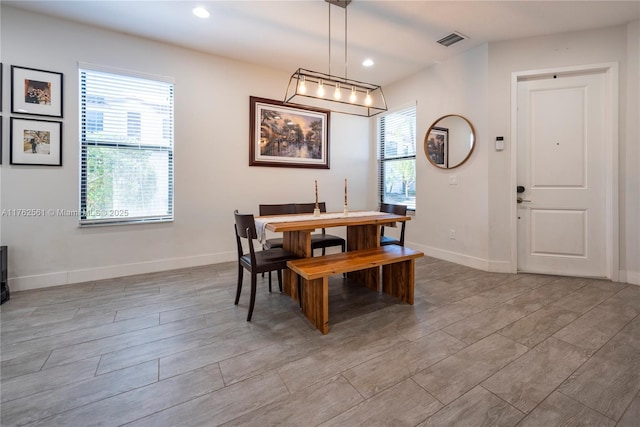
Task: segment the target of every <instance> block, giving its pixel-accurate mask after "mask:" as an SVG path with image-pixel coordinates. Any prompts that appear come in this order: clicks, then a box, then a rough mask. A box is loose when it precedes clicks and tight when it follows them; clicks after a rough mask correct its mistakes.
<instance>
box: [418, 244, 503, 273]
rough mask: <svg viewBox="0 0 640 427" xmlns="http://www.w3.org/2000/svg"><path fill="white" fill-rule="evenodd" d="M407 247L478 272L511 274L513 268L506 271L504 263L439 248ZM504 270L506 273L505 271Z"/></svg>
mask: <svg viewBox="0 0 640 427" xmlns="http://www.w3.org/2000/svg"><path fill="white" fill-rule="evenodd" d="M407 246H409V247H411V248H413V249H416V250H419V251H422V252H424V254H425V255H427V256H430V257H433V258H438V259H441V260H443V261H449V262H453V263H456V264H461V265H466V266H467V267H471V268H475V269H478V270H483V271H499V272H503V273H508V272H510V268H511V266H510V265H508V266H507V267H508V269H507V270H504V268H505V267H504V266H503V265H502V264H503V263H501V262H491V261H488V260H486V259H482V258H477V257H472V256H469V255H464V254H460V253H457V252H450V251H445V250H442V249H438V248H432V247H430V246H424V245H418V244H415V243H407ZM498 268H499V269H500V270H497V269H498ZM494 269H496V270H494ZM503 270H504V271H503Z"/></svg>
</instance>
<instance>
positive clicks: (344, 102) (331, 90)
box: [284, 0, 387, 117]
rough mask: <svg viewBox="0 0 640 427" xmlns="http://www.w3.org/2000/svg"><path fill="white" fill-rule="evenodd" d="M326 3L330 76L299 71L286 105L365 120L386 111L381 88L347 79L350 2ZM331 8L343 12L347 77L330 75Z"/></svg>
mask: <svg viewBox="0 0 640 427" xmlns="http://www.w3.org/2000/svg"><path fill="white" fill-rule="evenodd" d="M325 2H327V3H328V4H329V5H328V6H329V74H325V73H321V72H318V71H311V70H307V69H304V68H298V69H297V70H296V71H295V72H294V73H293V74H292V75H291V78H290V79H289V85H288V86H287V92H286V94H285V97H284V102H285V104H294V105H307V106H312V107H317V108H324V109H328V110H331V111H335V112H337V113H345V114H352V115H356V116H364V117H372V116H375V115H376V114H379V113H382V112H384V111H387V103H386V101H385V99H384V94H383V93H382V88H381V87H380V85H375V84H371V83H365V82H360V81H357V80H352V79H349V78H348V77H347V6H348V5H349V3H351V0H325ZM331 5H335V6H339V7H342V8H343V9H344V77H339V76H334V75H332V74H331Z"/></svg>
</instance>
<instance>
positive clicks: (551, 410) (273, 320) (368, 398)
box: [0, 257, 640, 427]
mask: <svg viewBox="0 0 640 427" xmlns="http://www.w3.org/2000/svg"><path fill="white" fill-rule="evenodd" d="M236 268H237V266H236V263H225V264H218V265H212V266H207V267H199V268H192V269H184V270H178V271H170V272H164V273H154V274H146V275H140V276H132V277H125V278H119V279H111V280H104V281H98V282H90V283H82V284H77V285H69V286H63V287H55V288H48V289H43V290H36V291H28V292H15V293H13V294H12V298H11V300H10V301H9V302H8V303H5V304H4V305H2V307H1V309H0V310H1V313H2V317H1V321H2V324H1V330H0V334H1V338H2V340H1V344H2V349H1V363H2V364H1V374H2V375H1V382H0V386H1V389H0V397H1V403H0V405H1V406H0V411H1V415H0V421H1V424H2V426H18V425H29V426H82V427H85V426H93V425H104V426H120V425H132V426H154V427H157V426H214V425H238V426H240V425H241V426H252V425H255V426H260V427H265V426H272V425H286V426H304V427H307V426H316V425H322V426H356V425H362V426H376V425H379V426H394V427H395V426H463V427H464V426H470V427H475V426H536V427H538V426H544V427H547V426H556V425H563V426H564V425H571V426H579V425H590V426H591V425H592V426H615V425H617V426H638V425H640V395H639V390H640V287H639V286H634V285H624V284H619V283H612V282H608V281H601V280H592V279H580V278H566V277H564V278H563V277H555V276H541V275H526V274H520V275H511V274H496V273H486V272H482V271H477V270H473V269H471V268H467V267H463V266H459V265H455V264H451V263H448V262H444V261H440V260H436V259H433V258H428V257H425V258H423V259H420V260H418V261H417V264H416V303H415V305H414V306H409V305H407V304H403V303H401V302H399V301H397V300H395V299H394V298H392V297H389V296H385V295H378V294H376V293H375V292H371V291H369V290H367V289H364V288H361V287H359V286H356V285H354V284H353V283H350V282H349V281H348V280H346V279H343V278H342V277H338V276H336V277H333V278H332V279H331V291H330V293H331V295H330V315H329V318H330V322H331V324H330V332H329V334H328V335H325V336H323V335H321V334H320V333H319V332H318V331H317V330H316V329H315V328H314V327H312V326H311V325H310V324H309V323H308V322H307V320H306V319H305V318H304V317H303V316H302V315H301V314H300V312H299V309H298V307H297V305H296V304H295V303H294V302H293V301H292V300H291V299H290V298H289V297H287V296H285V295H282V294H280V293H278V292H273V293H269V292H268V288H267V279H266V278H265V279H260V280H259V282H260V283H259V291H258V296H257V300H256V308H255V311H254V314H253V321H252V322H250V323H248V322H246V320H245V319H246V315H247V307H248V296H249V295H248V294H249V292H248V287H249V286H248V283H249V278H248V277H245V287H244V292H243V295H242V298H241V301H240V305H239V306H234V305H233V297H234V292H235V284H236V274H237V270H236ZM276 288H277V286H275V287H274V289H276Z"/></svg>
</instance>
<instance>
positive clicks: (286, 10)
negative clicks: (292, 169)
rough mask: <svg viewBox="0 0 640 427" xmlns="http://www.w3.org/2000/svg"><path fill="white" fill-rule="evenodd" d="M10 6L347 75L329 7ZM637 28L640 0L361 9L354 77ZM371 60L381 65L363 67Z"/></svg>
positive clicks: (351, 9) (352, 50) (362, 3)
mask: <svg viewBox="0 0 640 427" xmlns="http://www.w3.org/2000/svg"><path fill="white" fill-rule="evenodd" d="M2 4H3V5H9V6H13V7H16V8H20V9H25V10H31V11H35V12H40V13H44V14H49V15H54V16H57V17H61V18H64V19H68V20H72V21H79V22H83V23H86V24H90V25H95V26H98V27H103V28H107V29H111V30H115V31H119V32H123V33H128V34H133V35H137V36H142V37H146V38H149V39H153V40H159V41H162V42H167V43H171V44H174V45H178V46H183V47H186V48H190V49H195V50H198V51H202V52H209V53H212V54H215V55H220V56H224V57H228V58H233V59H237V60H240V61H245V62H250V63H255V64H261V65H265V66H268V67H271V68H275V69H280V70H284V71H287V72H289V73H292V72H293V71H295V70H296V69H297V68H299V67H302V68H307V69H311V70H315V71H320V72H325V73H326V72H329V46H331V70H330V71H331V74H334V75H337V76H344V74H345V40H344V36H345V21H344V18H345V9H343V8H340V7H338V6H329V4H328V3H326V2H325V1H323V0H305V1H303V0H297V1H295V0H289V1H271V0H253V1H242V0H236V1H205V0H203V1H190V0H183V1H153V0H148V1H114V0H109V1H95V0H93V1H87V0H85V1H79V0H76V1H56V0H47V1H6V0H4V1H2ZM196 6H204V7H206V8H207V9H208V10H209V12H210V13H211V16H210V17H209V18H207V19H200V18H196V17H195V16H194V15H193V14H192V12H191V11H192V9H193V8H194V7H196ZM329 13H330V14H331V27H329ZM637 19H640V1H638V0H634V1H549V2H546V1H372V0H353V1H352V3H351V4H350V5H349V6H348V7H347V31H346V34H347V59H348V67H347V77H349V78H351V79H355V80H361V81H366V82H370V83H375V84H381V85H385V84H389V83H391V82H394V81H397V80H400V79H403V78H405V77H407V76H409V75H412V74H414V73H416V72H418V71H420V70H421V69H424V68H426V67H429V66H431V65H433V64H435V63H438V62H441V61H444V60H446V59H447V58H449V57H451V56H454V55H457V54H459V53H461V52H463V51H466V50H469V49H471V48H473V47H476V46H478V45H481V44H483V43H487V42H494V41H500V40H509V39H516V38H522V37H531V36H540V35H545V34H554V33H562V32H570V31H580V30H587V29H593V28H600V27H609V26H614V25H620V24H624V23H627V22H631V21H634V20H637ZM329 28H331V43H330V42H329ZM454 31H456V32H459V33H462V34H464V35H466V36H468V37H469V38H468V39H467V40H464V41H462V42H460V43H457V44H455V45H453V46H451V47H448V48H447V47H443V46H441V45H439V44H437V43H436V41H437V40H439V39H440V38H442V37H444V36H446V35H448V34H450V33H452V32H454ZM365 58H371V59H373V61H374V62H375V64H374V65H373V66H372V67H369V68H365V67H363V66H362V65H361V63H362V61H363V60H364V59H365Z"/></svg>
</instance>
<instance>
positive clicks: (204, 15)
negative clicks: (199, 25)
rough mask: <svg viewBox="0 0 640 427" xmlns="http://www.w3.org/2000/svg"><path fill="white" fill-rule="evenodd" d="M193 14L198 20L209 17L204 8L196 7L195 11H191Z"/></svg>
mask: <svg viewBox="0 0 640 427" xmlns="http://www.w3.org/2000/svg"><path fill="white" fill-rule="evenodd" d="M193 14H194V15H196V16H197V17H198V18H208V17H209V15H210V13H209V11H208V10H207V9H205V8H204V7H196V8H195V9H193Z"/></svg>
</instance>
